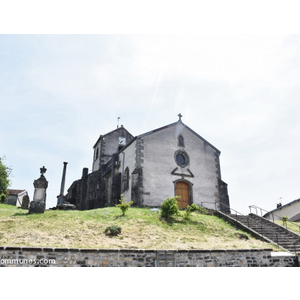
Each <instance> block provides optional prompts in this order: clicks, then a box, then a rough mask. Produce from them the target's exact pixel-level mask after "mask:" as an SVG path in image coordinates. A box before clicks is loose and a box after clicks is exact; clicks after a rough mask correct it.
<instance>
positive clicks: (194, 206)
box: [184, 203, 208, 219]
mask: <svg viewBox="0 0 300 300" xmlns="http://www.w3.org/2000/svg"><path fill="white" fill-rule="evenodd" d="M195 211H199V212H200V213H202V214H208V211H207V209H205V208H204V207H202V206H198V205H197V204H196V203H193V204H192V205H191V206H190V205H188V206H187V208H186V210H185V214H184V218H185V219H189V217H190V215H191V213H193V212H195Z"/></svg>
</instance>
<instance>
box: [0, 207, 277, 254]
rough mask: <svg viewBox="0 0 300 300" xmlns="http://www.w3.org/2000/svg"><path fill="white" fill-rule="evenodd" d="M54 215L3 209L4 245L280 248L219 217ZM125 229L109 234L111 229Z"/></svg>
mask: <svg viewBox="0 0 300 300" xmlns="http://www.w3.org/2000/svg"><path fill="white" fill-rule="evenodd" d="M121 215H122V212H121V210H120V209H119V208H116V207H109V208H102V209H95V210H89V211H57V210H56V211H52V210H48V211H46V212H45V214H32V215H28V213H27V211H26V210H22V209H18V208H16V207H14V206H10V205H5V204H0V246H30V247H67V248H102V249H116V248H123V249H124V248H125V249H253V248H273V249H274V250H275V251H276V250H277V248H276V247H274V246H272V245H270V244H268V243H263V242H261V241H259V240H256V239H254V238H252V237H251V235H249V234H248V233H244V232H242V231H240V230H237V229H236V228H234V227H233V226H231V225H230V224H228V223H226V222H225V221H224V220H223V219H220V218H218V217H216V216H210V215H203V214H199V213H193V214H192V215H191V217H190V219H189V220H185V219H184V218H183V217H182V216H176V217H174V218H171V219H170V220H169V221H166V220H164V219H162V218H161V217H160V213H159V211H151V210H150V209H147V208H130V209H129V210H128V211H127V212H126V215H125V216H121ZM112 225H116V226H119V227H121V228H122V230H121V233H120V234H119V235H117V236H108V235H106V234H105V233H104V232H105V229H106V228H107V227H108V226H112Z"/></svg>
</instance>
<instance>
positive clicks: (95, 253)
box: [0, 247, 299, 267]
mask: <svg viewBox="0 0 300 300" xmlns="http://www.w3.org/2000/svg"><path fill="white" fill-rule="evenodd" d="M165 259H167V261H166V260H165ZM298 265H299V264H298V258H297V256H294V255H289V254H288V253H286V254H284V255H282V254H281V255H276V252H272V250H270V249H253V250H174V251H173V250H167V251H165V250H164V251H162V250H130V249H128V250H123V249H119V250H115V249H69V248H29V247H0V267H155V266H176V267H295V266H298Z"/></svg>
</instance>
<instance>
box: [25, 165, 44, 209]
mask: <svg viewBox="0 0 300 300" xmlns="http://www.w3.org/2000/svg"><path fill="white" fill-rule="evenodd" d="M40 170H41V176H40V178H39V179H37V180H35V181H34V182H33V186H34V195H33V200H32V201H31V202H30V207H29V214H32V213H44V212H45V208H46V189H47V187H48V181H47V180H46V178H45V176H44V173H46V171H47V169H46V168H45V167H43V168H41V169H40Z"/></svg>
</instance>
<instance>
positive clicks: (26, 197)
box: [21, 195, 30, 209]
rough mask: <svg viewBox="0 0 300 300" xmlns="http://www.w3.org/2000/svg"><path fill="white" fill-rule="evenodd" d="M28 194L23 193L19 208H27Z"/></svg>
mask: <svg viewBox="0 0 300 300" xmlns="http://www.w3.org/2000/svg"><path fill="white" fill-rule="evenodd" d="M29 202H30V200H29V196H28V195H25V196H24V197H23V199H22V205H21V208H22V209H28V208H29Z"/></svg>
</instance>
